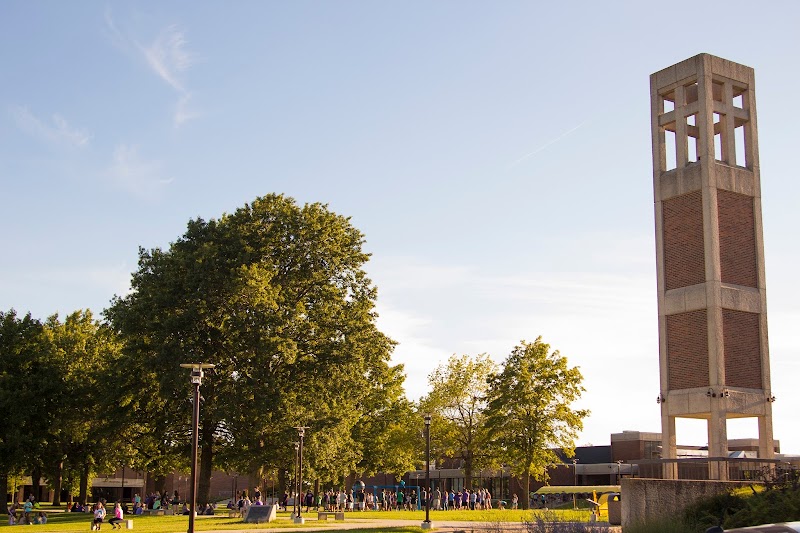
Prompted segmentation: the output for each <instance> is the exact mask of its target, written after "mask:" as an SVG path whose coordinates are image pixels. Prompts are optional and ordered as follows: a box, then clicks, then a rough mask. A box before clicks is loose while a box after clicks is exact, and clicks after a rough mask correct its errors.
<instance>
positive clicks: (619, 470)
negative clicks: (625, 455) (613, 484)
mask: <svg viewBox="0 0 800 533" xmlns="http://www.w3.org/2000/svg"><path fill="white" fill-rule="evenodd" d="M616 463H617V485H619V481H620V478H621V477H622V472H621V470H622V460H621V459H618V460H617V461H616Z"/></svg>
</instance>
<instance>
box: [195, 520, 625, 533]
mask: <svg viewBox="0 0 800 533" xmlns="http://www.w3.org/2000/svg"><path fill="white" fill-rule="evenodd" d="M421 523H422V522H421V521H419V520H381V519H365V518H354V519H349V520H347V521H345V522H341V521H338V522H331V521H328V522H325V525H324V526H319V525H316V524H317V521H316V520H306V523H305V525H304V526H294V525H292V526H290V527H287V528H285V529H290V530H291V531H336V530H342V529H369V528H372V529H380V528H392V527H403V526H419V525H420V524H421ZM242 525H243V526H245V527H242V528H241V529H226V530H225V532H226V533H264V531H279V530H281V529H284V528H273V529H270V530H266V529H263V528H261V529H257V528H248V527H246V524H242ZM287 526H288V524H287ZM499 526H500V524H498V523H495V522H463V521H451V520H436V521H434V522H433V527H434V531H442V532H448V533H450V532H455V531H465V532H467V533H472V532H474V533H478V532H483V531H492V532H495V531H499V529H498V527H499ZM197 527H202V523H200V524H197ZM502 531H525V528H524V525H523V524H521V523H519V522H504V523H502ZM609 531H610V532H611V533H622V528H621V527H620V526H609ZM198 533H212V532H211V531H204V530H201V529H198Z"/></svg>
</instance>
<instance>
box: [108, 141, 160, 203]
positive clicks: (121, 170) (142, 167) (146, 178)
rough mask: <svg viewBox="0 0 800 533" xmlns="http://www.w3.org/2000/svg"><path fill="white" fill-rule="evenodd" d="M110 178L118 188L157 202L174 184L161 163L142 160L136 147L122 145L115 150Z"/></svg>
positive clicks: (110, 168)
mask: <svg viewBox="0 0 800 533" xmlns="http://www.w3.org/2000/svg"><path fill="white" fill-rule="evenodd" d="M108 176H109V178H110V179H111V181H112V182H113V183H114V184H116V185H117V186H118V187H120V188H122V189H124V190H126V191H128V192H129V193H131V194H133V195H135V196H138V197H140V198H144V199H147V200H157V199H159V198H160V197H161V195H162V194H163V191H164V188H165V187H166V186H167V185H168V184H169V183H171V182H172V178H165V177H164V175H163V169H162V165H161V162H160V161H157V160H150V161H147V160H145V159H142V157H141V156H140V155H139V149H138V148H137V147H136V146H131V145H125V144H121V145H118V146H117V147H116V149H115V150H114V155H113V159H112V163H111V165H110V167H109V168H108Z"/></svg>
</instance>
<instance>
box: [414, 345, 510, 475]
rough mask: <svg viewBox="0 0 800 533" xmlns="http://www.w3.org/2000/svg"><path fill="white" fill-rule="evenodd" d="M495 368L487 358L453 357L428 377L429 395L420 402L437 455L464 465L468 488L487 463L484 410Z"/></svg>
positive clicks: (481, 355) (481, 356) (485, 356)
mask: <svg viewBox="0 0 800 533" xmlns="http://www.w3.org/2000/svg"><path fill="white" fill-rule="evenodd" d="M496 368H497V365H496V364H495V363H494V362H493V361H492V360H491V358H490V357H489V356H488V355H487V354H479V355H477V356H468V355H456V354H454V355H452V356H450V358H449V359H448V360H447V363H446V364H442V365H439V366H438V367H437V368H436V369H435V370H434V371H433V372H432V373H431V374H430V376H428V382H429V384H430V386H431V391H430V393H428V395H427V396H425V397H424V398H422V399H421V400H420V410H421V411H423V412H426V413H430V414H431V418H432V419H431V440H432V444H433V448H434V450H435V451H436V454H437V455H438V456H442V457H452V458H456V459H461V460H462V461H463V463H464V479H465V484H466V485H465V486H467V487H471V486H472V478H473V472H474V471H475V468H476V467H480V466H483V465H484V464H486V463H488V462H489V457H488V456H487V453H486V452H487V449H486V446H487V443H488V433H487V431H486V426H485V414H484V410H485V407H486V394H487V392H488V384H487V379H488V378H489V376H490V375H492V373H493V372H495V370H496Z"/></svg>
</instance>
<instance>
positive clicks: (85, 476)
mask: <svg viewBox="0 0 800 533" xmlns="http://www.w3.org/2000/svg"><path fill="white" fill-rule="evenodd" d="M88 492H89V461H86V462H85V463H83V469H82V470H81V488H80V494H79V495H78V501H79V502H81V503H82V504H84V505H86V504H87V503H88V501H89V499H88Z"/></svg>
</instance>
